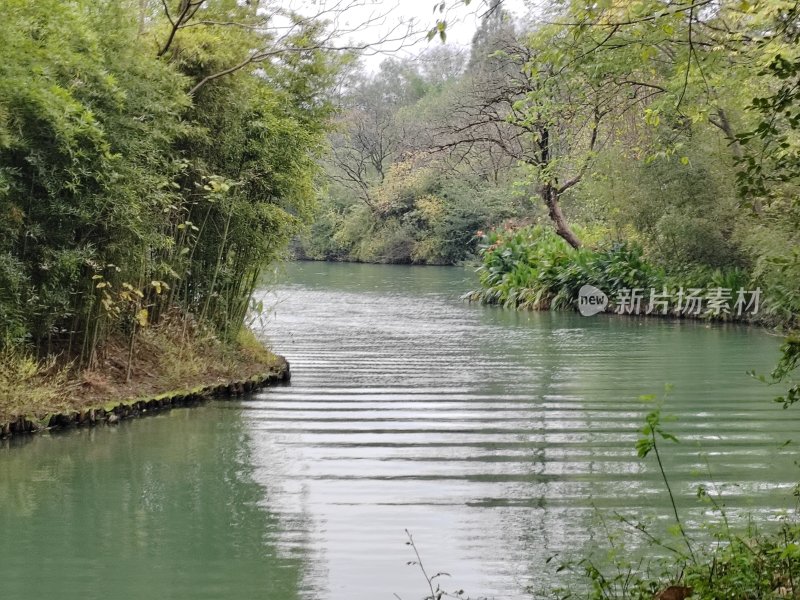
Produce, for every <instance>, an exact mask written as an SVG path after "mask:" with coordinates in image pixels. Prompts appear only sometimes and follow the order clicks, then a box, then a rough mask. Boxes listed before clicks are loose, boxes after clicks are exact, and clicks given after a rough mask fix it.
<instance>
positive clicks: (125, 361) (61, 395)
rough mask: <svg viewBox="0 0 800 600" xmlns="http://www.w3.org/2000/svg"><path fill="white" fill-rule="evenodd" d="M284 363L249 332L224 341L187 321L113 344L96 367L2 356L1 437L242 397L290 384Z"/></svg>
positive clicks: (6, 353) (7, 352)
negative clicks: (79, 367)
mask: <svg viewBox="0 0 800 600" xmlns="http://www.w3.org/2000/svg"><path fill="white" fill-rule="evenodd" d="M288 372H289V370H288V364H287V363H286V361H285V360H284V359H283V358H282V357H280V356H278V355H276V354H273V353H272V352H270V351H269V350H268V349H266V348H265V347H264V346H263V345H262V344H261V343H260V342H259V341H258V340H257V339H256V338H255V336H254V335H253V334H252V332H250V331H249V330H243V331H242V332H241V333H240V334H239V336H238V337H237V339H236V340H233V341H228V342H224V341H221V340H220V339H219V338H218V337H216V336H215V335H214V334H213V333H211V332H210V331H209V330H207V329H204V328H200V327H197V326H196V325H194V324H192V323H187V322H184V321H169V320H167V321H165V322H164V323H163V324H161V325H159V326H158V327H154V328H150V329H145V330H143V331H141V332H139V333H138V334H137V335H136V337H135V339H134V340H133V344H131V341H130V340H124V339H112V340H111V341H110V342H109V343H108V344H107V345H106V346H105V347H104V349H103V351H102V352H101V353H100V354H99V355H98V357H97V360H96V361H95V364H94V365H93V367H92V368H90V369H83V370H77V369H75V368H74V367H73V365H71V364H69V363H66V364H65V363H64V362H63V361H59V360H58V359H57V358H55V357H49V358H47V359H45V360H37V358H36V357H35V356H33V355H30V354H25V353H22V352H20V351H13V350H5V351H3V352H2V353H0V435H9V434H13V433H21V432H27V431H35V430H38V429H44V428H49V427H57V426H66V425H71V424H84V423H94V422H98V421H103V420H110V421H112V422H113V421H115V420H117V419H118V418H125V417H128V416H134V415H136V414H141V413H142V412H145V411H148V410H156V409H162V408H168V407H171V406H176V405H178V406H180V405H185V404H191V403H195V402H197V401H200V400H202V399H204V398H207V397H211V396H217V395H223V396H230V395H239V394H241V393H244V392H249V391H252V390H254V389H257V388H258V387H261V386H263V385H266V384H268V383H271V382H273V381H279V380H284V379H288Z"/></svg>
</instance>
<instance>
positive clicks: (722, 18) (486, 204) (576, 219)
mask: <svg viewBox="0 0 800 600" xmlns="http://www.w3.org/2000/svg"><path fill="white" fill-rule="evenodd" d="M484 8H485V11H484V16H483V19H482V22H481V25H480V27H479V29H478V31H477V33H476V34H475V36H474V39H473V42H472V45H471V47H470V48H469V49H468V50H467V51H461V50H459V49H454V48H451V47H449V46H447V45H443V46H441V47H435V48H431V49H429V50H427V51H426V52H425V53H423V54H422V55H421V56H420V57H419V59H416V60H413V61H412V60H406V61H403V60H397V59H392V60H387V61H386V62H384V63H383V64H382V65H381V68H380V70H379V71H377V72H374V73H370V72H368V71H365V70H357V71H354V72H353V73H351V74H350V75H349V79H348V80H347V84H346V85H344V86H343V87H342V88H341V90H342V91H341V93H340V97H339V102H340V103H341V105H342V110H341V112H340V114H339V115H338V117H337V126H336V129H335V131H334V133H333V134H332V135H331V137H330V143H331V147H332V152H331V154H330V155H329V157H328V158H327V160H326V165H325V166H326V169H325V174H326V182H327V187H326V192H325V194H324V195H323V197H322V200H321V210H320V213H319V215H318V218H317V221H316V223H315V225H314V226H313V227H312V229H311V230H310V232H309V233H308V234H307V235H305V236H304V237H303V238H302V240H301V242H300V243H299V244H298V246H297V252H298V254H299V255H300V256H302V257H306V258H315V259H329V260H356V261H367V262H405V263H423V264H452V263H458V262H462V261H465V260H471V259H474V258H477V259H478V260H480V261H481V262H482V290H479V291H478V293H476V294H474V295H473V298H475V299H479V300H482V301H487V302H498V303H502V304H504V305H506V306H524V307H535V308H547V307H556V308H558V307H567V306H572V307H574V305H575V304H574V303H575V301H576V300H577V297H576V296H577V295H576V293H575V292H576V291H577V289H578V288H580V285H582V284H583V283H593V284H595V285H598V287H602V286H600V285H599V284H606V285H607V284H611V286H610V289H606V290H604V291H606V292H607V293H608V295H609V296H612V297H613V296H615V295H616V294H617V293H618V292H619V291H620V290H621V289H625V286H629V287H630V286H633V287H642V288H644V290H645V292H649V291H650V288H651V287H653V288H655V289H657V291H659V292H661V291H663V289H664V286H667V287H668V289H669V291H676V290H677V289H678V288H680V287H681V286H682V287H683V288H684V289H690V288H702V289H703V290H706V289H716V288H721V289H723V290H729V289H730V290H731V291H732V295H733V298H732V299H731V301H730V302H729V303H728V304H727V305H726V309H727V310H728V311H730V310H731V309H733V308H734V305H735V302H736V300H737V298H736V292H737V291H738V290H739V289H744V290H748V291H749V290H755V289H756V288H761V291H762V298H761V300H763V305H762V306H761V307H760V309H761V310H760V311H758V312H760V317H759V319H760V320H762V321H763V322H765V323H773V324H777V323H780V324H784V325H786V326H788V327H790V326H792V325H793V323H794V321H795V319H796V315H797V314H798V312H800V259H798V256H800V238H798V231H800V226H799V225H800V205H798V180H797V173H798V169H797V161H798V159H797V156H798V141H797V140H798V115H797V108H796V106H797V102H796V100H797V99H798V97H797V87H796V86H797V77H798V72H800V69H799V68H798V64H800V63H798V44H797V42H798V33H797V32H798V26H797V22H798V7H797V4H796V3H794V2H785V1H783V0H762V1H760V2H746V3H740V2H714V3H709V2H703V3H701V4H700V5H695V4H694V3H690V2H685V3H677V4H675V3H671V4H669V6H666V5H664V4H663V3H662V2H658V1H656V0H653V1H650V2H637V3H634V4H629V3H617V2H601V3H592V2H583V1H570V2H553V3H548V4H546V5H544V6H541V7H539V8H538V12H534V13H533V14H532V15H531V16H530V18H529V20H527V21H525V20H523V21H520V20H518V19H514V18H512V17H511V15H510V14H509V13H507V12H506V11H505V9H504V5H503V3H502V2H499V1H493V2H487V3H485V6H484ZM437 31H438V30H437ZM540 245H541V248H539V246H540ZM526 246H531V248H526ZM531 261H533V262H531ZM538 261H542V262H538ZM627 261H630V263H628V262H627ZM588 263H592V264H594V265H595V267H596V268H594V269H592V268H589V267H588V266H587V265H588ZM600 263H604V266H602V265H601V264H600ZM604 267H607V268H610V269H614V270H616V271H618V272H619V273H621V274H626V275H625V276H624V277H617V279H616V280H615V281H611V279H613V276H611V275H609V276H607V277H604V276H603V268H604ZM634 272H635V274H633V273H634ZM540 277H541V279H540ZM556 280H559V281H556Z"/></svg>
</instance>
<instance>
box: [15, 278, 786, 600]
mask: <svg viewBox="0 0 800 600" xmlns="http://www.w3.org/2000/svg"><path fill="white" fill-rule="evenodd" d="M474 285H475V279H474V276H473V275H472V274H471V273H470V272H469V271H468V270H464V269H460V268H445V267H442V268H438V267H425V268H423V267H403V266H375V265H352V264H325V263H298V264H290V265H287V266H286V268H285V269H284V272H283V273H282V274H281V276H280V278H279V279H278V283H270V284H269V285H267V284H266V283H265V289H264V290H262V291H260V292H259V293H258V296H259V298H261V299H262V300H263V301H264V304H265V306H266V307H267V309H268V312H267V314H266V315H264V317H263V319H261V320H260V321H258V322H256V323H255V325H254V327H255V328H256V329H257V330H258V331H259V334H260V335H261V336H262V337H263V338H264V339H266V340H268V341H269V342H270V343H271V344H272V345H273V346H274V348H275V349H276V350H277V351H278V352H280V353H282V354H284V355H285V356H286V357H287V358H288V359H289V361H290V363H291V365H292V375H293V377H292V382H291V385H289V386H285V387H278V388H271V389H268V390H265V391H263V392H260V393H258V394H256V395H254V396H253V397H251V398H248V399H245V400H242V401H236V402H212V403H209V404H207V405H204V406H202V407H199V408H194V409H179V410H173V411H171V412H168V413H165V414H161V415H158V416H154V417H149V418H145V419H140V420H136V421H129V422H124V423H122V424H120V425H119V426H116V427H102V428H98V429H94V430H77V431H72V432H67V433H63V434H51V435H38V436H34V437H30V438H19V439H16V440H11V441H10V442H8V441H7V442H6V443H5V445H4V446H2V447H0V589H1V590H2V591H0V597H2V598H14V599H16V598H50V597H58V598H62V599H64V598H69V599H72V598H75V599H79V598H80V599H82V600H88V599H94V598H97V599H98V600H99V599H116V598H119V599H134V598H142V599H145V598H147V599H151V598H156V599H157V598H170V599H177V600H190V599H191V600H199V599H217V598H236V599H250V598H252V599H271V600H295V599H303V600H312V599H313V600H345V599H347V600H361V599H364V600H374V599H378V598H387V599H391V598H394V596H393V594H395V593H396V594H397V595H398V596H400V597H401V598H402V599H403V600H420V599H421V598H422V597H423V596H424V595H425V590H426V587H425V581H424V579H423V577H422V574H421V572H420V570H419V568H418V566H416V565H408V564H407V563H408V562H409V561H415V560H416V557H415V555H414V551H413V548H411V547H410V546H408V545H406V544H405V542H406V540H407V538H406V534H405V530H406V529H408V530H409V531H410V532H411V533H412V534H413V536H414V540H415V542H416V545H417V549H418V550H419V552H420V555H421V556H422V560H423V562H424V565H425V567H426V569H427V570H428V572H429V574H433V573H436V572H440V571H444V572H447V573H448V574H449V576H448V577H444V576H443V577H442V578H440V581H441V584H442V586H443V587H445V588H446V589H448V590H456V589H464V590H465V591H466V592H467V593H468V594H470V595H472V596H479V595H482V596H490V597H497V598H513V599H516V598H525V597H528V591H531V590H532V591H534V592H543V591H545V590H547V589H550V588H551V587H552V586H554V585H558V584H563V583H564V580H563V574H562V575H556V574H555V572H554V571H555V567H556V565H557V564H559V562H560V561H561V560H562V559H563V558H564V557H569V556H573V557H580V556H581V555H583V554H584V553H586V552H589V551H590V549H592V548H598V547H600V546H603V545H605V544H606V535H607V529H606V528H610V529H619V528H620V527H622V526H621V525H620V524H619V523H616V522H615V521H614V515H615V514H617V513H618V514H622V515H626V516H628V517H630V518H632V519H636V520H637V521H639V520H642V521H647V522H650V523H651V527H652V528H653V531H654V532H663V531H665V530H666V529H667V528H668V527H669V526H670V525H671V524H672V521H671V518H670V515H671V508H670V505H669V500H668V497H667V495H666V492H665V488H664V484H663V482H662V481H661V477H660V474H659V471H658V468H657V466H656V464H655V461H654V459H653V457H652V456H651V457H648V458H647V459H646V460H641V459H639V458H637V457H636V452H635V449H634V444H635V441H636V439H637V437H638V433H637V432H638V430H639V429H640V428H641V426H642V423H643V419H644V416H645V414H646V413H647V412H648V411H649V410H652V409H653V408H654V404H655V403H654V402H653V401H650V402H647V401H643V400H642V399H640V396H641V395H644V394H656V395H658V396H659V397H661V396H663V395H664V386H665V384H672V385H673V386H674V388H673V389H672V391H671V392H669V394H667V396H666V399H665V400H664V401H663V405H664V406H663V410H664V413H665V414H669V415H673V416H674V417H675V420H674V421H672V420H670V421H669V422H667V423H665V428H666V429H667V430H668V431H670V432H671V433H674V434H675V435H676V436H677V437H678V438H679V440H680V443H678V444H672V443H668V442H663V443H662V445H661V447H660V448H661V450H662V452H663V457H664V462H665V469H666V471H667V473H668V476H669V479H670V482H671V485H672V488H673V491H674V492H675V494H676V497H677V500H678V505H679V508H680V510H681V514H682V515H683V516H684V519H685V521H686V524H687V527H688V528H689V530H690V531H691V534H692V535H693V536H696V537H698V538H702V537H703V536H704V535H706V534H705V533H704V532H702V531H697V526H698V524H699V519H700V517H701V516H702V515H703V514H704V513H706V516H707V517H710V518H712V519H714V518H716V516H715V515H714V514H713V513H709V512H708V506H707V505H703V504H700V503H699V502H698V501H697V500H696V498H695V491H696V489H697V487H698V486H699V485H706V486H708V487H709V488H710V489H712V490H715V491H718V492H720V493H721V494H722V497H723V499H724V500H723V501H724V503H725V505H726V507H727V511H728V515H729V517H730V518H731V519H732V520H733V521H735V522H739V523H741V522H743V520H744V519H745V518H746V515H747V514H756V515H758V516H759V517H766V518H775V517H777V516H778V515H779V514H780V513H781V511H782V510H784V509H786V508H789V507H792V506H793V499H792V495H791V492H792V489H793V485H794V483H796V481H797V479H798V471H797V467H795V465H794V461H795V460H797V459H798V452H797V450H796V448H795V446H794V444H789V445H784V444H785V442H786V441H788V440H790V439H792V438H793V436H794V433H795V431H796V430H797V425H798V411H797V409H789V410H783V409H782V408H781V407H780V406H779V405H776V404H774V403H772V402H771V401H770V398H771V397H772V396H773V395H775V393H777V390H773V389H770V388H767V387H766V386H764V385H763V384H760V383H759V382H757V381H755V380H753V379H752V378H751V377H749V376H748V375H747V371H748V370H750V369H755V370H756V371H759V372H766V371H768V370H769V369H770V368H771V366H772V365H773V363H774V362H775V359H776V358H777V351H776V348H777V339H776V338H775V337H772V336H770V335H767V334H766V333H765V332H763V331H760V330H757V329H749V328H746V327H741V326H732V325H709V324H706V323H702V322H685V321H684V322H680V321H674V320H662V319H637V318H630V317H627V318H626V317H617V316H614V315H598V316H595V317H590V318H584V317H581V316H579V315H574V314H564V313H529V312H515V311H510V310H503V309H500V308H497V307H482V306H477V305H469V304H466V303H464V302H462V301H461V300H459V296H460V295H461V294H462V293H463V292H465V291H466V290H468V289H470V288H471V287H473V286H474ZM266 288H269V289H266ZM623 537H624V538H625V539H626V541H627V543H628V545H629V546H630V552H631V553H636V552H637V546H639V545H640V541H639V540H640V538H639V537H637V536H636V534H634V533H632V532H630V531H628V533H626V534H625V535H624V536H623ZM554 554H558V556H557V558H556V559H554V560H553V561H551V562H550V563H549V564H547V559H548V558H549V557H550V556H553V555H554ZM536 595H541V594H536Z"/></svg>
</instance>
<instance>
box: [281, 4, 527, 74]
mask: <svg viewBox="0 0 800 600" xmlns="http://www.w3.org/2000/svg"><path fill="white" fill-rule="evenodd" d="M440 2H441V0H438V1H435V0H287V1H286V2H285V3H284V5H289V6H291V7H292V8H295V9H296V10H298V12H301V13H302V14H316V13H322V16H323V17H327V18H329V19H333V18H334V17H333V16H334V15H336V17H335V25H334V26H335V27H336V29H337V30H338V31H340V32H341V33H340V35H339V36H338V38H337V44H344V43H351V44H353V45H361V44H377V45H376V46H374V47H373V48H371V49H370V50H367V51H365V53H364V55H365V58H364V62H365V63H366V66H367V68H369V69H371V70H374V69H377V67H378V65H379V64H380V63H381V61H383V60H384V59H386V58H387V57H389V56H397V57H409V56H415V55H417V54H419V53H420V52H422V51H424V50H425V49H426V48H428V47H431V46H433V45H439V44H441V41H439V38H438V37H437V38H435V39H433V40H431V41H430V42H429V41H427V39H426V37H425V34H426V33H427V31H428V30H429V29H430V28H431V27H434V26H435V25H436V20H437V19H443V20H445V21H446V22H447V42H446V43H447V44H448V45H453V46H460V47H465V48H466V47H469V44H470V42H471V40H472V36H473V34H474V33H475V30H476V29H477V27H478V24H479V23H480V19H481V15H483V14H484V13H485V12H486V10H487V9H488V6H489V3H488V0H472V1H471V3H470V4H469V6H464V4H463V2H462V0H445V11H444V12H443V13H440V12H439V10H438V6H439V4H440ZM531 4H534V3H533V2H531V0H527V1H526V0H503V9H504V10H506V11H508V12H510V13H512V14H513V15H514V16H516V17H520V18H522V17H524V16H525V15H526V14H528V12H529V8H528V5H531ZM409 25H411V30H412V31H413V33H412V35H410V36H405V34H406V33H407V32H408V30H409ZM386 37H391V38H394V41H391V40H387V41H385V42H384V43H379V42H380V40H382V39H384V38H386ZM401 37H404V38H405V39H403V40H399V39H398V38H401Z"/></svg>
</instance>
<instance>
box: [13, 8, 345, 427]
mask: <svg viewBox="0 0 800 600" xmlns="http://www.w3.org/2000/svg"><path fill="white" fill-rule="evenodd" d="M328 36H330V31H329V30H328V29H327V26H326V24H325V23H324V22H322V21H320V20H316V19H311V18H301V17H299V16H297V15H293V14H292V13H290V12H282V13H279V12H276V11H274V10H269V11H264V10H260V9H259V7H258V3H238V2H227V1H225V0H193V1H180V2H178V1H175V2H163V3H162V2H160V1H149V0H142V1H133V0H131V1H130V2H117V1H113V2H112V1H108V2H105V1H100V2H98V1H95V0H91V1H90V0H79V1H77V2H67V3H65V2H60V1H59V0H44V1H42V2H29V1H27V0H10V1H9V2H5V3H4V5H3V19H2V21H0V348H1V349H2V352H3V354H2V357H3V361H2V362H3V367H2V369H3V378H4V383H5V384H6V385H4V386H3V387H4V389H3V392H2V393H3V395H4V396H6V398H4V399H3V402H4V403H5V404H4V405H3V406H2V407H0V413H4V414H5V413H8V412H9V411H12V410H13V411H19V410H29V401H30V402H32V403H33V404H32V406H35V405H38V404H48V403H50V402H51V401H50V400H48V399H47V398H51V397H52V402H56V403H58V402H62V401H64V402H69V398H72V397H73V396H74V394H75V391H74V388H73V387H71V386H74V385H78V384H81V385H92V381H91V379H92V376H91V373H95V372H101V375H100V377H103V378H104V377H106V376H109V373H108V372H107V367H108V364H109V361H111V362H114V363H116V362H120V363H122V364H121V365H120V366H119V369H121V371H122V373H123V376H122V382H123V383H125V382H126V381H130V380H131V378H132V377H135V378H137V380H139V381H140V382H141V381H142V380H147V379H150V378H151V375H152V376H153V377H154V378H157V379H159V382H160V383H159V384H160V385H163V386H172V385H176V384H178V382H184V381H188V380H190V379H191V378H192V374H191V373H192V372H194V373H195V374H196V375H201V374H203V376H205V374H210V373H215V372H217V371H224V370H225V369H224V368H222V367H220V369H215V368H213V364H214V363H215V362H216V361H217V360H218V359H219V358H220V355H219V352H222V353H223V354H229V353H231V352H236V351H238V350H240V349H241V344H240V343H239V340H240V339H241V332H242V324H243V321H244V319H245V315H246V313H247V312H248V310H249V309H250V296H251V293H252V291H253V289H254V286H255V285H256V281H257V277H258V274H259V272H260V270H261V269H262V268H263V266H264V265H265V264H267V263H269V262H270V261H272V260H274V259H275V258H276V257H278V256H279V255H280V254H281V252H282V251H283V249H284V248H285V246H286V244H287V243H288V241H289V239H290V238H291V237H292V236H293V235H295V234H296V233H297V232H298V231H299V230H300V228H301V226H302V224H303V222H304V221H305V220H307V219H308V218H309V215H310V212H311V207H312V205H313V201H314V185H313V180H314V177H315V174H316V173H317V168H316V166H315V165H316V159H317V158H318V157H319V156H320V154H321V152H322V150H323V148H324V145H325V133H326V128H327V124H328V120H329V116H330V114H331V110H332V109H331V103H330V102H329V100H328V90H329V88H330V86H331V84H332V82H333V78H334V75H335V73H336V71H337V69H338V66H339V62H340V61H341V58H340V54H339V53H336V52H333V51H330V50H328V49H327V45H329V44H328V42H329V39H328ZM191 332H202V334H198V335H193V334H192V333H191ZM212 347H213V348H218V349H219V352H217V350H209V349H210V348H212ZM206 351H208V352H207V353H206V354H205V356H202V357H201V354H203V353H205V352H206ZM175 353H177V355H179V356H178V357H177V358H176V357H173V356H172V355H173V354H175ZM147 356H149V357H150V358H149V359H148V360H147V361H146V363H147V364H148V365H150V366H149V367H146V366H145V364H144V363H141V360H140V359H142V360H143V359H144V358H145V357H147ZM240 358H241V360H242V361H243V362H244V363H247V362H248V360H249V358H248V356H247V352H246V351H243V353H242V355H241V357H240ZM159 359H165V360H164V363H163V365H162V366H163V368H159V369H155V368H154V366H155V365H154V364H153V361H156V360H159ZM269 362H270V361H269V360H267V361H266V363H265V364H264V365H262V367H261V368H262V369H266V368H268V364H269ZM108 368H111V369H112V370H114V369H116V368H117V367H116V366H115V367H113V368H112V367H108ZM55 372H57V373H60V375H58V376H55V377H49V375H50V374H51V373H55ZM81 372H85V373H89V374H90V375H88V376H87V377H88V379H87V378H86V377H82V376H81V375H80V373H81ZM42 377H44V378H45V379H47V381H49V382H50V384H51V387H52V388H53V394H55V395H54V396H53V395H51V394H48V393H47V392H46V389H47V386H44V387H42V386H38V385H37V386H33V385H32V383H33V382H35V381H36V382H38V380H39V379H40V378H42ZM63 378H66V380H68V381H69V383H64V381H62V379H63ZM8 386H11V387H8ZM33 387H37V389H36V390H33V389H32V388H33ZM95 387H96V386H95ZM24 390H27V391H28V392H29V396H30V397H29V401H28V400H23V401H21V404H20V405H16V404H14V402H15V401H14V400H13V398H17V397H18V395H19V394H23V392H24ZM34 392H35V393H34ZM31 410H32V408H31Z"/></svg>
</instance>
